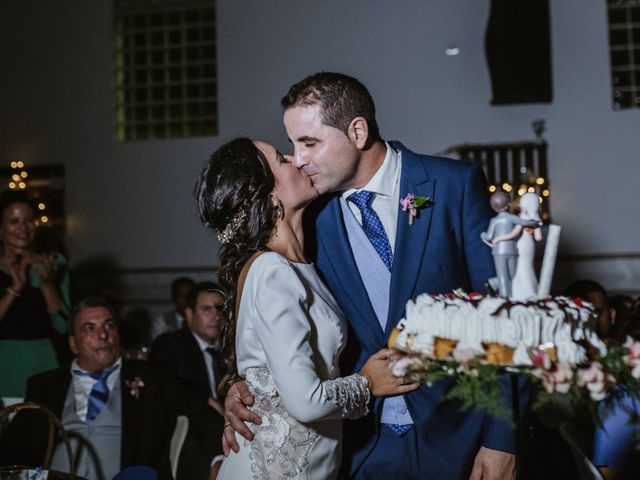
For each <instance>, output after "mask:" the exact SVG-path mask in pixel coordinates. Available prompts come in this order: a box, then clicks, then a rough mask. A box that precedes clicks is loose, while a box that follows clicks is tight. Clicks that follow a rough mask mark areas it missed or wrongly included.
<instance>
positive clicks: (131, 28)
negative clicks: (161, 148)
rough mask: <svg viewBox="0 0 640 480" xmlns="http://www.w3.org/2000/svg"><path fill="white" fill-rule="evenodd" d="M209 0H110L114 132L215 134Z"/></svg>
mask: <svg viewBox="0 0 640 480" xmlns="http://www.w3.org/2000/svg"><path fill="white" fill-rule="evenodd" d="M215 20H216V12H215V4H214V1H213V0H207V1H195V0H115V2H114V50H115V83H116V137H117V138H118V140H121V141H132V140H149V139H162V138H182V137H197V136H205V135H215V134H216V133H217V132H218V99H217V68H216V25H215Z"/></svg>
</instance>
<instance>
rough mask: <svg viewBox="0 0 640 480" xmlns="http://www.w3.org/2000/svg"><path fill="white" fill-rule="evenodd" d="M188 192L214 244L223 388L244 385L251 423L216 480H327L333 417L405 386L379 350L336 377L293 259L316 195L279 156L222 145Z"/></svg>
mask: <svg viewBox="0 0 640 480" xmlns="http://www.w3.org/2000/svg"><path fill="white" fill-rule="evenodd" d="M195 194H196V198H197V201H198V208H199V213H200V217H201V219H202V221H203V222H204V223H205V224H206V225H207V226H209V227H210V228H212V229H213V230H214V231H215V232H216V233H217V235H218V239H219V240H220V242H221V244H222V249H221V254H220V255H221V257H220V270H219V273H218V278H219V280H220V283H221V285H222V287H223V289H224V290H225V291H226V292H227V297H226V299H225V310H226V318H227V319H228V320H227V321H226V322H225V324H224V326H223V333H222V335H223V339H222V347H223V353H224V354H225V356H226V358H227V359H228V360H229V370H230V372H231V375H230V376H228V377H227V381H226V386H227V387H228V386H229V385H230V384H232V383H233V382H234V381H236V380H237V379H239V378H244V379H245V380H246V382H247V385H248V387H249V389H250V390H251V392H252V394H253V395H254V398H255V402H254V404H253V406H252V410H253V412H254V413H257V414H258V415H259V416H260V417H261V419H262V424H261V425H259V426H254V425H251V426H250V428H252V429H253V432H254V434H255V437H254V440H253V441H252V442H248V441H246V440H244V439H243V438H242V437H240V436H238V437H237V438H238V441H239V442H240V444H241V446H242V448H240V451H239V452H238V453H231V454H230V456H229V457H227V458H226V459H225V461H224V463H223V465H222V468H221V471H220V476H219V478H222V479H231V478H233V479H242V478H296V479H298V478H322V479H325V478H335V477H336V476H337V474H338V467H339V464H340V455H341V437H342V420H341V419H342V418H359V417H360V416H362V415H365V414H366V413H367V411H368V405H369V400H370V395H371V394H373V395H375V396H382V395H398V394H401V393H406V392H409V391H411V390H414V389H415V388H417V385H403V384H402V380H400V379H397V378H395V377H393V376H392V375H391V372H390V371H389V368H388V366H387V362H386V358H387V356H388V353H389V352H388V351H386V350H381V351H380V352H378V353H376V354H374V355H372V356H371V357H370V358H369V360H368V361H367V363H366V364H365V365H364V366H363V368H362V370H361V371H360V373H356V374H353V375H351V376H348V377H340V376H339V369H338V359H339V355H340V352H341V351H342V349H343V348H344V344H345V341H346V333H347V328H346V323H345V319H344V316H343V314H342V312H341V311H340V309H339V307H338V305H337V303H336V301H335V299H334V298H333V296H332V294H331V293H330V291H329V289H328V288H327V287H326V286H325V285H324V283H323V282H322V280H321V279H320V277H319V276H318V274H317V272H316V270H315V267H314V266H313V264H310V263H307V261H306V259H305V255H304V236H303V229H302V216H303V212H304V209H305V207H306V206H307V205H308V204H309V203H310V202H311V201H313V200H314V199H315V198H316V197H317V195H318V194H317V191H316V190H315V188H314V187H313V184H312V183H311V181H310V180H309V178H308V177H307V175H306V174H305V173H304V172H302V171H301V170H299V169H298V168H296V167H295V166H294V165H293V164H292V163H291V161H290V160H289V158H288V157H285V156H284V155H282V154H281V153H280V152H278V151H277V150H276V149H275V148H274V147H272V146H271V145H268V144H265V143H262V142H252V141H251V140H249V139H246V138H239V139H236V140H233V141H231V142H229V143H227V144H226V145H224V146H222V147H221V148H220V149H218V150H217V151H216V152H215V153H214V154H213V155H212V156H211V158H210V160H209V162H208V163H207V165H206V167H205V168H204V170H203V172H202V174H201V176H200V178H199V181H198V183H197V185H196V190H195ZM224 386H225V385H223V388H224ZM227 426H228V424H227V425H225V428H226V427H227Z"/></svg>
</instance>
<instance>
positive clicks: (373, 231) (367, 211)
mask: <svg viewBox="0 0 640 480" xmlns="http://www.w3.org/2000/svg"><path fill="white" fill-rule="evenodd" d="M375 195H376V194H375V193H373V192H367V191H365V190H361V191H360V192H356V193H353V194H351V195H349V198H348V200H349V201H350V202H353V204H354V205H355V206H356V207H358V208H359V209H360V213H361V214H362V230H363V231H364V233H365V235H366V236H367V238H368V239H369V241H370V242H371V245H373V248H375V249H376V252H378V255H380V258H381V259H382V261H383V262H384V264H385V265H386V266H387V268H388V269H389V271H391V264H392V263H393V252H392V251H391V245H389V238H388V237H387V234H386V233H385V231H384V227H383V226H382V222H381V221H380V217H378V214H377V213H376V212H375V210H374V209H373V208H371V202H372V201H373V197H375Z"/></svg>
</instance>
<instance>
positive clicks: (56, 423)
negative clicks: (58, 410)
mask: <svg viewBox="0 0 640 480" xmlns="http://www.w3.org/2000/svg"><path fill="white" fill-rule="evenodd" d="M23 410H36V411H38V412H42V413H43V414H44V415H46V416H47V418H48V419H49V439H48V443H47V450H46V453H45V457H44V462H43V464H42V465H43V466H44V468H45V469H46V470H49V467H50V466H51V457H52V456H53V448H54V446H55V440H56V432H57V433H58V434H60V436H61V437H62V441H63V442H64V445H65V448H66V451H67V459H68V460H69V473H68V474H66V473H63V472H56V471H53V470H51V471H50V473H49V478H50V479H51V480H86V479H85V478H84V477H79V476H77V475H76V467H75V462H74V460H73V450H72V449H71V443H70V442H69V436H68V435H67V431H66V430H65V429H64V427H63V426H62V423H60V420H58V417H56V416H55V414H53V412H51V410H49V409H48V408H47V407H45V406H44V405H40V404H39V403H33V402H23V403H16V404H14V405H11V406H9V407H6V408H5V409H3V410H2V411H0V426H2V424H3V423H4V422H5V421H7V420H8V419H9V416H10V415H12V414H14V413H18V412H20V411H23Z"/></svg>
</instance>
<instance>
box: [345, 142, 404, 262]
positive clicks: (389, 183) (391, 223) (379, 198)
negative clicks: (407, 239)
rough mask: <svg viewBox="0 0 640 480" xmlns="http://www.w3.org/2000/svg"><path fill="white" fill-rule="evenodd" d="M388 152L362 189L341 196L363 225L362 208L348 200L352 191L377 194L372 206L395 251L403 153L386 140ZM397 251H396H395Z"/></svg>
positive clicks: (350, 191) (348, 191)
mask: <svg viewBox="0 0 640 480" xmlns="http://www.w3.org/2000/svg"><path fill="white" fill-rule="evenodd" d="M385 146H386V147H387V154H386V155H385V157H384V161H383V162H382V165H381V166H380V168H378V171H377V172H376V173H375V175H374V176H373V177H371V180H369V183H367V184H366V185H365V186H364V187H363V188H360V189H355V188H352V189H349V190H347V191H345V192H343V193H342V195H341V197H342V198H343V199H344V200H345V202H346V203H347V205H348V207H349V210H351V213H353V215H354V217H355V218H356V220H357V221H358V223H359V224H360V225H362V214H361V213H360V209H359V208H358V207H357V206H356V205H355V204H354V203H353V202H349V201H347V199H348V198H349V196H350V195H351V194H352V193H355V192H359V191H362V190H366V191H367V192H374V193H375V194H376V196H375V197H374V198H373V201H372V202H371V208H373V210H374V211H375V212H376V213H377V214H378V217H380V222H382V226H383V227H384V231H385V233H386V234H387V238H388V239H389V245H390V246H391V251H392V252H394V249H395V243H396V227H397V225H398V198H400V195H399V192H400V170H401V164H402V162H401V158H400V157H401V155H402V154H401V153H400V152H398V151H396V150H394V149H393V147H392V146H391V145H389V143H387V142H385ZM394 253H395V252H394Z"/></svg>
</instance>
